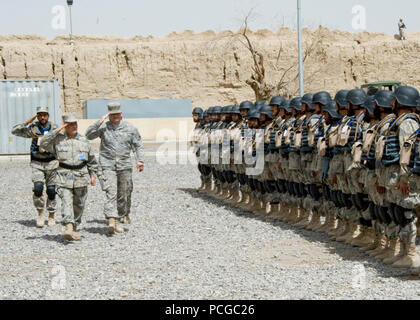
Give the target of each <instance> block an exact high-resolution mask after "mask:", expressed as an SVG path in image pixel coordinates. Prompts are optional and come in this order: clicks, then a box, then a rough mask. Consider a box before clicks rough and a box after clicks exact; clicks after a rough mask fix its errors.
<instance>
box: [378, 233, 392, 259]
mask: <svg viewBox="0 0 420 320" xmlns="http://www.w3.org/2000/svg"><path fill="white" fill-rule="evenodd" d="M391 251H392V249H391V239H389V238H387V239H386V245H385V249H384V250H382V252H380V253H378V254H375V256H374V257H375V259H377V260H382V259H384V258H387V257H388V255H389V254H390V252H391Z"/></svg>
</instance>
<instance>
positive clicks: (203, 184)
mask: <svg viewBox="0 0 420 320" xmlns="http://www.w3.org/2000/svg"><path fill="white" fill-rule="evenodd" d="M205 187H206V186H205V183H204V180H201V186H199V187H198V188H197V189H195V191H197V192H200V191H203V190H204V188H205Z"/></svg>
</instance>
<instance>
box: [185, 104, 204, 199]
mask: <svg viewBox="0 0 420 320" xmlns="http://www.w3.org/2000/svg"><path fill="white" fill-rule="evenodd" d="M203 113H204V111H203V109H202V108H199V107H197V108H194V110H193V111H192V116H193V121H194V123H195V128H194V131H193V133H192V137H191V140H190V141H189V142H190V146H191V147H193V152H194V153H195V154H196V156H197V158H198V162H199V163H198V171H199V172H200V180H201V186H200V187H199V188H198V189H197V191H200V190H203V189H204V187H205V178H204V176H205V175H204V172H203V167H202V165H201V164H200V161H199V160H200V159H199V158H200V152H199V146H198V143H199V140H200V136H201V133H202V130H203V126H204V123H203Z"/></svg>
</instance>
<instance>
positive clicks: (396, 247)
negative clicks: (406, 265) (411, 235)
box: [382, 238, 401, 264]
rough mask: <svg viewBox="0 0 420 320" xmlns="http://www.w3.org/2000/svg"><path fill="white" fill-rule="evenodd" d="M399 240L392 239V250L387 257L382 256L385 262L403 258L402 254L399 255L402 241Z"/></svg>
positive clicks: (388, 262)
mask: <svg viewBox="0 0 420 320" xmlns="http://www.w3.org/2000/svg"><path fill="white" fill-rule="evenodd" d="M398 240H399V239H398V238H393V239H391V241H390V245H389V248H390V251H389V254H388V255H387V256H386V257H383V258H382V262H383V263H385V264H392V263H394V262H395V261H397V260H399V259H400V258H401V256H399V252H400V243H399V241H398Z"/></svg>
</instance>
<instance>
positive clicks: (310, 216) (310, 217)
mask: <svg viewBox="0 0 420 320" xmlns="http://www.w3.org/2000/svg"><path fill="white" fill-rule="evenodd" d="M306 212H307V213H308V217H307V219H305V220H306V221H305V223H304V224H303V226H302V228H303V229H306V230H312V227H313V225H314V223H315V221H314V219H316V217H315V214H314V212H313V211H312V210H306Z"/></svg>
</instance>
